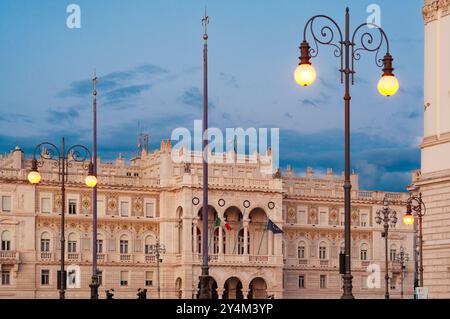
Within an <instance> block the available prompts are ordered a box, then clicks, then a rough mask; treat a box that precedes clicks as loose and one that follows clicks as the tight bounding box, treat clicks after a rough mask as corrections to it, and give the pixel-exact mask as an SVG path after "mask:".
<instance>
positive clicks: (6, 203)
mask: <svg viewBox="0 0 450 319" xmlns="http://www.w3.org/2000/svg"><path fill="white" fill-rule="evenodd" d="M2 211H3V212H10V211H11V196H2Z"/></svg>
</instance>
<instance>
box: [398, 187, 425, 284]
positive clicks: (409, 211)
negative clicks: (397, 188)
mask: <svg viewBox="0 0 450 319" xmlns="http://www.w3.org/2000/svg"><path fill="white" fill-rule="evenodd" d="M425 212H426V207H425V203H424V202H423V200H422V193H419V196H416V195H413V194H410V196H409V198H408V200H407V201H406V214H405V216H404V217H403V222H404V223H405V224H406V225H411V224H413V223H414V215H413V213H415V214H416V216H417V217H419V225H418V226H419V235H418V237H419V276H420V280H419V287H423V245H422V244H423V234H422V218H423V216H425ZM416 253H417V251H416Z"/></svg>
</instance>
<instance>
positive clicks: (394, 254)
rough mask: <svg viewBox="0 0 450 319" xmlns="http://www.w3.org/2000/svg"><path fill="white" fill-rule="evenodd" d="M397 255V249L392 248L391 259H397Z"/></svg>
mask: <svg viewBox="0 0 450 319" xmlns="http://www.w3.org/2000/svg"><path fill="white" fill-rule="evenodd" d="M396 256H397V250H396V249H394V248H391V250H390V253H389V260H390V261H395V258H396Z"/></svg>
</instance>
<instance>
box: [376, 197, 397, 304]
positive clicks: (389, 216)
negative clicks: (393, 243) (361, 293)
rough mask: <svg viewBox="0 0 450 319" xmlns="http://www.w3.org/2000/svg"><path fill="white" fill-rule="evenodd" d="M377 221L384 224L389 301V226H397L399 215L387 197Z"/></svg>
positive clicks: (382, 235)
mask: <svg viewBox="0 0 450 319" xmlns="http://www.w3.org/2000/svg"><path fill="white" fill-rule="evenodd" d="M375 221H376V223H377V224H381V223H383V227H384V229H383V232H382V233H381V237H384V248H385V262H386V263H385V272H386V274H385V275H384V279H385V283H386V293H385V294H384V298H385V299H389V259H388V257H389V250H388V239H389V224H391V225H392V226H395V224H396V223H397V213H396V212H395V210H392V209H391V208H390V207H389V203H388V200H387V198H386V196H385V197H384V200H383V208H381V209H379V210H377V212H376V216H375Z"/></svg>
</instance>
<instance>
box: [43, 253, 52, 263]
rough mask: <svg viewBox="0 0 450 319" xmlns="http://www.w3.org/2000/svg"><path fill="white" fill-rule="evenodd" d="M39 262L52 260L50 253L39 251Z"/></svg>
mask: <svg viewBox="0 0 450 319" xmlns="http://www.w3.org/2000/svg"><path fill="white" fill-rule="evenodd" d="M41 260H44V261H49V260H52V253H51V252H47V251H41Z"/></svg>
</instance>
